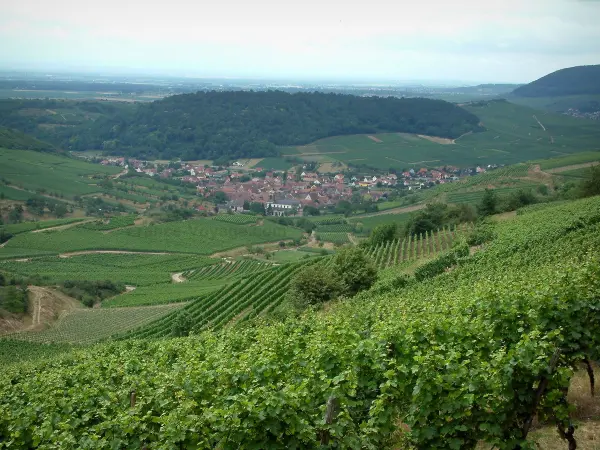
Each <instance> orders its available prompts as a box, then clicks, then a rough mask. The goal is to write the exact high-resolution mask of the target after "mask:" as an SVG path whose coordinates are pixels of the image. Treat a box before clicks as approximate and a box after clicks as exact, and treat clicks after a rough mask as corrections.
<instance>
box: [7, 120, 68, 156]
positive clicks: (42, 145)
mask: <svg viewBox="0 0 600 450" xmlns="http://www.w3.org/2000/svg"><path fill="white" fill-rule="evenodd" d="M0 148H11V149H18V150H36V151H43V152H53V151H55V150H56V149H55V148H54V146H52V145H51V144H48V143H46V142H42V141H39V140H37V139H35V138H33V137H31V136H28V135H26V134H24V133H21V132H19V131H16V130H11V129H10V128H6V127H2V126H0Z"/></svg>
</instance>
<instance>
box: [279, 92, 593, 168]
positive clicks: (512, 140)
mask: <svg viewBox="0 0 600 450" xmlns="http://www.w3.org/2000/svg"><path fill="white" fill-rule="evenodd" d="M483 105H484V106H476V104H467V105H464V108H465V109H467V110H468V111H470V112H472V113H474V114H476V115H477V116H478V117H479V118H480V119H481V121H482V122H483V125H484V126H485V127H486V128H487V130H488V131H485V132H481V133H475V134H471V135H466V136H463V137H461V138H459V139H457V140H456V144H453V145H443V144H438V143H435V142H431V141H429V140H427V139H424V138H420V137H418V136H412V135H405V134H399V133H388V134H377V135H375V137H376V138H377V139H379V140H380V141H381V142H375V141H374V140H372V139H370V138H369V137H368V136H367V135H354V136H338V137H332V138H327V139H322V140H319V141H317V142H314V143H313V144H311V145H307V146H301V147H287V148H284V149H283V153H284V154H288V155H290V156H297V157H302V158H304V159H307V160H309V159H313V160H318V161H323V160H325V159H327V160H331V159H334V160H339V161H342V162H344V163H351V164H356V165H360V164H365V165H368V166H372V167H377V168H380V169H388V168H390V167H394V168H396V169H403V168H410V167H422V166H424V167H439V166H443V165H446V164H448V165H457V166H475V165H482V164H515V163H518V162H524V161H528V160H531V159H540V158H550V157H553V156H559V155H562V154H571V153H575V152H581V151H587V150H600V127H598V126H597V124H596V123H595V122H593V121H583V120H580V119H574V118H571V117H567V116H563V115H558V114H550V113H546V114H544V113H540V112H539V111H537V110H534V109H531V108H529V107H526V106H521V105H515V104H513V103H509V102H484V103H483ZM533 115H536V116H537V118H538V119H539V120H540V122H541V123H542V124H543V125H544V127H545V128H546V130H547V131H544V130H543V129H542V128H541V127H540V125H539V124H538V123H537V121H536V120H535V119H534V118H533ZM552 140H553V142H554V143H551V141H552Z"/></svg>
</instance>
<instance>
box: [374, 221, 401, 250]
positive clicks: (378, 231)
mask: <svg viewBox="0 0 600 450" xmlns="http://www.w3.org/2000/svg"><path fill="white" fill-rule="evenodd" d="M397 237H398V224H397V223H395V222H392V223H383V224H381V225H378V226H376V227H375V228H373V231H371V237H370V238H369V244H370V245H381V244H384V243H386V242H391V241H393V240H394V239H396V238H397Z"/></svg>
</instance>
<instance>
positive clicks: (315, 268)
mask: <svg viewBox="0 0 600 450" xmlns="http://www.w3.org/2000/svg"><path fill="white" fill-rule="evenodd" d="M341 292H342V284H341V280H340V278H339V274H338V273H337V272H335V270H333V269H332V268H330V267H323V266H322V265H320V264H313V265H310V266H307V267H304V268H303V269H301V270H299V271H298V273H297V274H296V275H294V277H293V278H292V280H291V282H290V289H289V292H288V300H289V301H291V302H292V303H293V304H294V305H295V306H296V308H297V309H300V310H302V309H304V308H306V307H307V306H316V305H321V304H322V303H325V302H327V301H329V300H333V299H334V298H336V297H337V296H338V295H339V294H340V293H341Z"/></svg>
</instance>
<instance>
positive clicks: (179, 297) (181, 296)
mask: <svg viewBox="0 0 600 450" xmlns="http://www.w3.org/2000/svg"><path fill="white" fill-rule="evenodd" d="M227 281H228V280H210V281H201V282H200V281H190V282H185V283H176V284H174V283H163V284H153V285H146V286H140V287H138V288H136V289H135V290H133V291H131V292H125V293H123V294H121V295H117V296H116V297H113V298H110V299H108V300H104V301H103V302H102V307H103V308H122V307H130V306H151V305H161V304H166V303H176V302H185V301H188V300H192V299H194V298H197V297H198V296H200V295H204V294H207V293H209V292H213V291H215V290H217V289H219V288H221V287H223V285H224V284H225V283H226V282H227Z"/></svg>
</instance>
